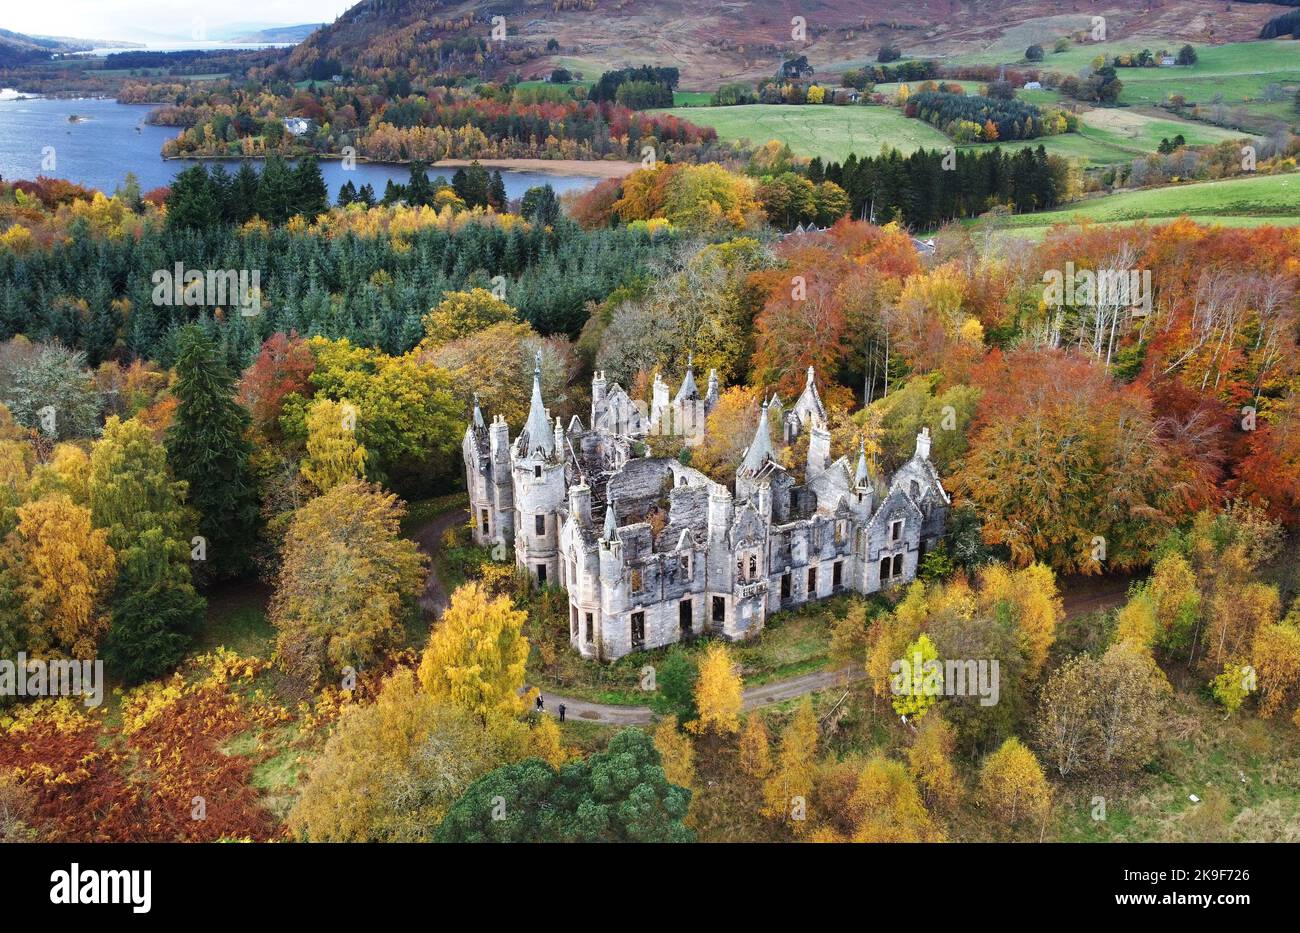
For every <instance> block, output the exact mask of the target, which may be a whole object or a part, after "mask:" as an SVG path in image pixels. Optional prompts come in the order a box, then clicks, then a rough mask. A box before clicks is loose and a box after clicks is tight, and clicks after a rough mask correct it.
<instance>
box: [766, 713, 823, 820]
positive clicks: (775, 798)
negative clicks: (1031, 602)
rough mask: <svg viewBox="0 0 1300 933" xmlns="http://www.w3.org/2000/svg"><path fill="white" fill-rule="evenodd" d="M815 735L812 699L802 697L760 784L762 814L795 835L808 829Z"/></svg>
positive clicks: (815, 725) (815, 719) (815, 760)
mask: <svg viewBox="0 0 1300 933" xmlns="http://www.w3.org/2000/svg"><path fill="white" fill-rule="evenodd" d="M817 735H818V730H817V716H816V714H815V713H814V712H813V707H812V699H811V698H809V697H804V698H803V701H802V702H801V703H800V704H799V705H798V706H797V707H796V708H795V712H794V718H793V719H791V720H790V723H789V725H787V726H786V727H785V729H784V731H782V733H781V749H780V751H779V752H778V753H777V756H776V767H775V769H774V770H773V772H772V776H771V777H769V778H768V779H767V780H766V781H765V782H764V783H763V815H764V816H767V817H769V818H771V819H774V820H780V821H782V822H784V823H785V824H786V825H787V826H789V827H790V829H791V830H792V831H794V832H795V833H796V834H803V833H805V832H807V831H808V828H809V814H808V798H809V797H810V796H811V795H812V790H813V772H814V768H815V766H816V764H817Z"/></svg>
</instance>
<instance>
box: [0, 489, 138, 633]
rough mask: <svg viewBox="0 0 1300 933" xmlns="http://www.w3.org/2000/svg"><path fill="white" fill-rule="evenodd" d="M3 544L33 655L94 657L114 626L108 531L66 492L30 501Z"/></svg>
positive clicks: (0, 553)
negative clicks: (108, 606) (93, 521)
mask: <svg viewBox="0 0 1300 933" xmlns="http://www.w3.org/2000/svg"><path fill="white" fill-rule="evenodd" d="M15 515H16V518H17V525H16V527H15V528H14V529H13V531H11V532H10V533H9V535H8V536H7V537H6V538H5V541H4V547H3V548H0V560H3V561H4V563H5V568H6V569H7V570H8V572H9V574H10V575H11V578H12V580H13V581H14V583H13V595H14V597H15V598H16V601H17V606H18V611H19V612H20V613H21V615H22V616H23V621H24V622H25V623H26V630H27V634H26V644H25V645H24V646H23V647H25V648H26V649H27V651H28V652H29V653H30V654H32V655H43V654H56V655H57V654H66V655H69V656H71V657H74V658H91V657H94V656H95V649H96V646H97V644H98V642H99V637H100V635H102V634H103V633H104V631H105V630H106V629H107V628H108V622H109V617H108V613H107V612H106V611H105V610H106V604H107V601H108V597H109V596H110V595H111V594H112V591H113V586H114V582H115V581H116V579H117V559H116V556H115V555H114V553H113V548H112V547H111V546H110V545H109V543H108V533H107V532H106V531H104V529H102V528H94V527H92V525H91V518H90V511H89V510H88V509H85V508H82V507H81V506H79V505H76V504H75V503H74V502H73V501H72V500H71V499H69V498H68V497H67V496H66V495H63V494H56V495H52V496H50V497H49V498H47V499H40V500H37V501H35V502H28V503H26V504H25V505H20V506H18V508H17V509H16V510H15Z"/></svg>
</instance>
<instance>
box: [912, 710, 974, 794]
mask: <svg viewBox="0 0 1300 933" xmlns="http://www.w3.org/2000/svg"><path fill="white" fill-rule="evenodd" d="M956 746H957V735H956V733H955V732H954V731H953V728H952V726H951V725H950V724H949V722H948V720H946V719H944V718H943V713H942V712H940V711H938V710H935V711H933V712H931V713H930V715H928V716H926V717H925V718H924V719H923V720H921V725H920V726H919V727H917V730H916V737H915V738H914V739H913V740H912V745H911V747H910V748H909V749H908V750H907V766H908V772H909V773H910V774H911V775H912V779H913V780H915V781H916V783H917V786H918V787H919V788H920V791H921V795H922V797H923V798H924V800H925V802H926V804H927V805H928V806H931V807H942V808H943V809H945V810H950V809H952V807H953V806H954V805H955V804H956V803H957V802H958V801H959V800H960V799H961V796H962V782H961V777H960V775H958V773H957V768H956V766H955V765H954V764H953V754H954V752H955V750H956Z"/></svg>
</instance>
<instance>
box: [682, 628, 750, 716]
mask: <svg viewBox="0 0 1300 933" xmlns="http://www.w3.org/2000/svg"><path fill="white" fill-rule="evenodd" d="M741 694H742V691H741V683H740V675H739V674H738V673H736V664H735V662H734V661H733V660H732V659H731V651H730V650H729V649H728V648H727V646H726V645H725V644H723V643H722V642H719V641H715V642H713V643H712V644H710V645H709V647H708V648H707V649H705V652H704V659H703V660H702V661H700V673H699V677H698V678H697V679H696V681H695V708H696V709H697V710H699V718H697V719H695V720H693V721H692V722H691V723H690V726H689V728H690V729H691V730H692V731H693V732H697V733H703V732H707V731H710V730H712V731H714V732H717V733H719V734H727V735H733V734H735V733H736V732H739V731H740V706H741Z"/></svg>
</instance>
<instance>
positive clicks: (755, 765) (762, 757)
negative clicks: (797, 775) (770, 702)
mask: <svg viewBox="0 0 1300 933" xmlns="http://www.w3.org/2000/svg"><path fill="white" fill-rule="evenodd" d="M740 767H741V770H743V771H744V772H745V773H746V774H748V775H749V776H750V777H755V778H765V777H767V774H768V772H769V771H771V770H772V752H771V746H770V743H769V741H768V735H767V723H765V722H764V721H763V717H762V716H760V715H759V714H758V713H750V714H749V715H748V716H746V717H745V728H744V729H743V730H741V733H740Z"/></svg>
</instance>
